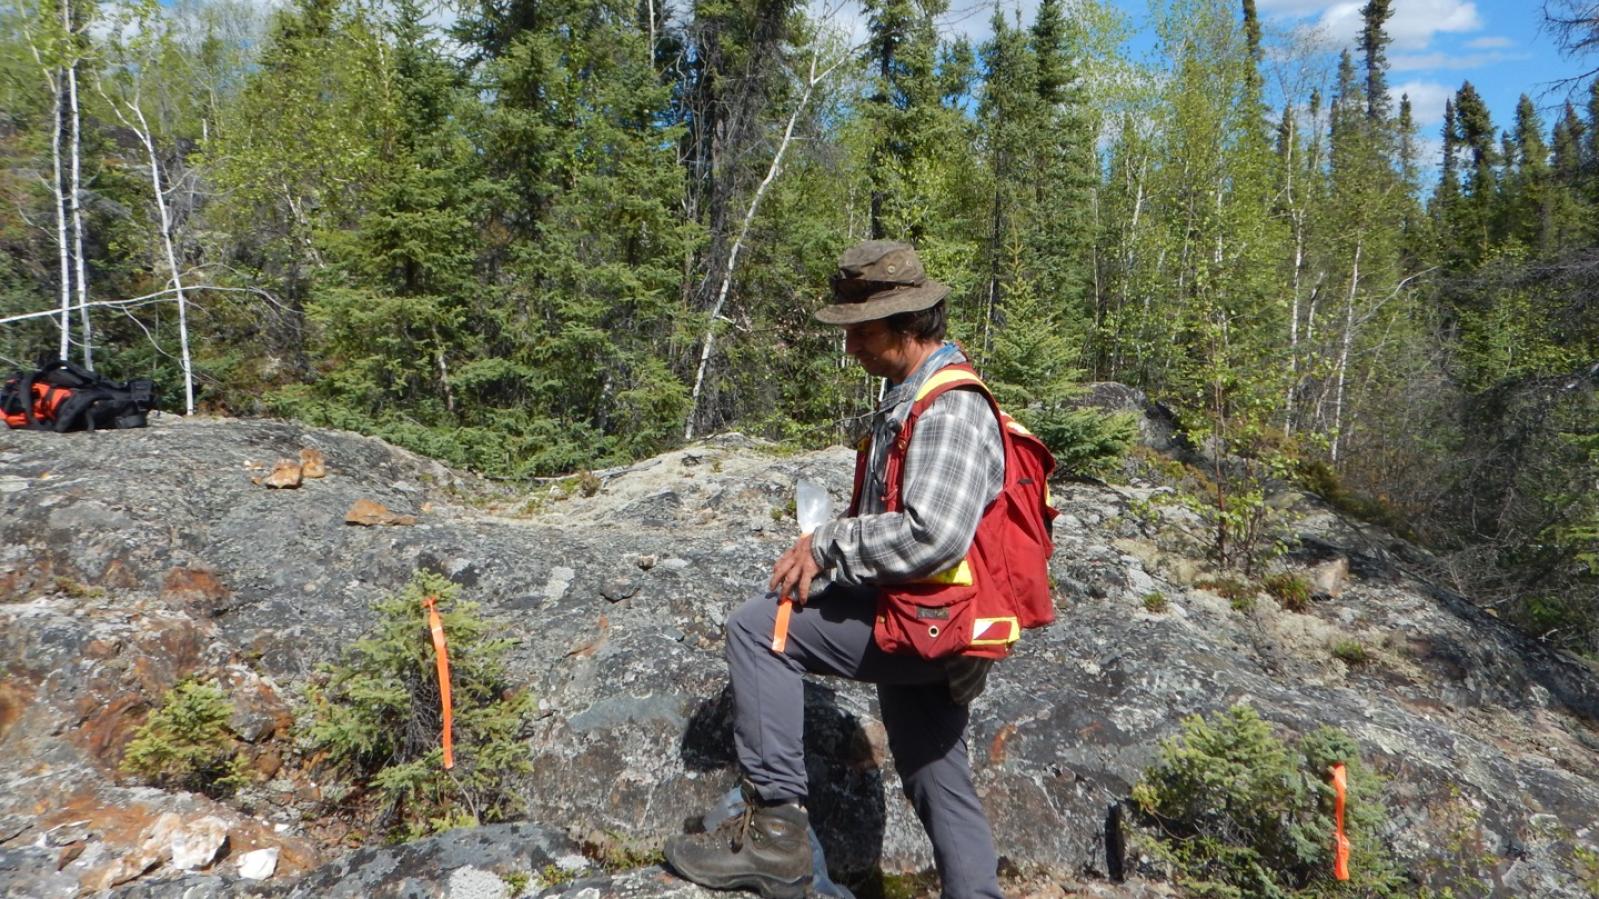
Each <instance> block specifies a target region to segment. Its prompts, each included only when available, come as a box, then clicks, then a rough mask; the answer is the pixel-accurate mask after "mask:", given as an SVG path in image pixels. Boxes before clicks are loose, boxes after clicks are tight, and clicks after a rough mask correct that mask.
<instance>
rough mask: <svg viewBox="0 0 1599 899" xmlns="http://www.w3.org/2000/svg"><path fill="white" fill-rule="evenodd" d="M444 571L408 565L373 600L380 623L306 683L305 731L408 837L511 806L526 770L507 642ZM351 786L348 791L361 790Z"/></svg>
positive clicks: (499, 813) (524, 714)
mask: <svg viewBox="0 0 1599 899" xmlns="http://www.w3.org/2000/svg"><path fill="white" fill-rule="evenodd" d="M459 592H460V588H459V587H457V586H456V585H455V584H452V583H451V582H450V581H449V580H447V579H446V578H443V577H441V576H439V575H437V574H432V573H430V572H425V571H424V572H418V573H417V575H416V576H415V577H414V578H413V579H412V580H411V582H410V583H409V584H407V585H406V587H405V589H404V590H403V591H401V592H400V593H398V594H395V595H392V596H388V597H385V598H383V599H380V600H378V601H377V602H376V603H374V604H373V609H374V611H375V612H376V613H377V616H378V620H377V622H376V624H375V625H374V627H373V628H372V630H371V631H369V632H368V633H367V635H366V636H364V637H363V638H362V639H360V640H359V641H357V642H356V643H355V645H354V646H353V647H351V649H350V651H349V652H348V654H347V655H346V657H345V659H344V660H343V661H341V662H339V663H338V664H336V665H332V666H329V667H327V668H326V669H325V670H324V671H323V672H322V675H323V680H324V682H323V683H322V684H321V685H320V686H317V687H315V688H313V689H312V690H311V691H310V694H309V699H310V705H311V716H312V721H311V725H310V728H309V730H308V734H307V736H308V739H309V741H310V743H311V744H312V746H313V747H315V748H316V749H320V750H323V751H325V752H326V753H327V758H328V762H329V763H330V764H331V765H332V766H333V767H334V769H335V770H336V771H337V772H338V773H339V774H340V776H342V777H344V778H346V779H348V780H349V781H351V782H352V783H353V784H354V785H355V786H356V787H357V788H358V790H359V791H370V795H371V797H372V799H373V800H374V802H375V806H376V807H375V808H373V809H369V811H375V813H376V816H375V818H374V819H373V820H372V821H371V822H370V823H372V824H373V825H374V826H376V827H377V828H379V829H380V830H382V831H384V832H386V833H387V834H389V835H390V836H392V837H395V838H400V839H410V838H414V837H417V836H422V835H425V834H428V833H433V832H437V831H440V830H446V829H449V828H452V827H463V826H472V825H476V824H480V823H486V822H492V821H501V820H506V819H507V818H509V817H511V816H513V815H514V814H516V812H517V811H518V810H519V809H520V800H519V799H518V798H517V795H516V792H515V784H516V780H517V779H518V778H519V777H521V776H523V775H526V774H527V773H528V772H529V771H530V770H531V768H530V762H529V760H528V757H527V747H526V745H525V743H524V740H523V736H524V734H523V729H524V727H525V726H526V724H527V722H528V719H529V716H530V715H531V713H532V709H533V700H532V697H531V696H530V695H529V694H528V693H527V692H526V691H522V690H516V689H514V688H513V687H512V686H511V685H510V684H508V683H507V681H506V675H505V671H504V663H503V658H504V655H505V652H506V650H508V649H509V648H510V646H511V642H512V641H511V640H509V639H506V638H502V637H496V636H494V635H495V634H496V633H499V632H500V629H499V628H497V627H496V626H495V625H494V624H493V623H492V622H490V621H488V620H487V619H485V618H484V617H483V616H482V614H481V613H480V612H479V611H478V607H477V606H476V605H475V604H473V603H470V602H465V601H461V600H459V599H458V598H457V596H458V593H459ZM428 596H434V597H437V605H438V609H439V614H440V617H441V618H442V620H443V622H444V633H445V638H446V641H447V651H448V655H449V660H450V686H451V695H452V699H453V705H454V717H455V730H454V738H455V739H454V749H455V767H454V768H453V769H451V770H448V771H446V770H445V769H444V765H443V749H442V747H441V745H440V734H441V732H442V718H441V712H440V708H439V691H438V680H437V678H438V675H437V671H436V667H435V665H436V660H435V658H434V649H433V642H432V638H431V637H430V636H429V630H428V625H427V616H426V613H425V610H424V608H423V605H422V600H423V599H424V598H425V597H428ZM361 795H362V793H360V792H358V793H356V794H354V795H353V797H352V798H360V797H361Z"/></svg>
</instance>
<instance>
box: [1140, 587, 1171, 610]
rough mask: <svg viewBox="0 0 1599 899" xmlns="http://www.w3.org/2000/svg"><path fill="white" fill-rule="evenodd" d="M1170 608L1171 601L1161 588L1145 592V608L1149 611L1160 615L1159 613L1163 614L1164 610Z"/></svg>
mask: <svg viewBox="0 0 1599 899" xmlns="http://www.w3.org/2000/svg"><path fill="white" fill-rule="evenodd" d="M1170 608H1171V603H1170V602H1167V600H1166V594H1164V593H1162V592H1160V591H1159V590H1152V591H1150V592H1149V593H1145V594H1144V609H1145V610H1147V611H1149V612H1151V613H1153V614H1155V615H1159V614H1162V613H1163V612H1165V611H1166V610H1167V609H1170Z"/></svg>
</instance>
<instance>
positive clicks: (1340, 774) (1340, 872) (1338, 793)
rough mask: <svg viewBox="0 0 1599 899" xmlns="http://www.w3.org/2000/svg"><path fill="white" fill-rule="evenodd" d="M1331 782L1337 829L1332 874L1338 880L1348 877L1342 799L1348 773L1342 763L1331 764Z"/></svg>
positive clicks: (1347, 845)
mask: <svg viewBox="0 0 1599 899" xmlns="http://www.w3.org/2000/svg"><path fill="white" fill-rule="evenodd" d="M1332 782H1333V821H1334V822H1335V824H1336V825H1337V829H1336V830H1335V831H1334V832H1333V839H1334V843H1333V876H1334V877H1336V878H1338V879H1339V880H1348V879H1349V840H1348V838H1346V837H1345V836H1344V799H1345V794H1346V791H1347V788H1348V775H1347V774H1346V773H1345V771H1344V765H1343V763H1342V762H1339V763H1338V764H1336V765H1333V766H1332Z"/></svg>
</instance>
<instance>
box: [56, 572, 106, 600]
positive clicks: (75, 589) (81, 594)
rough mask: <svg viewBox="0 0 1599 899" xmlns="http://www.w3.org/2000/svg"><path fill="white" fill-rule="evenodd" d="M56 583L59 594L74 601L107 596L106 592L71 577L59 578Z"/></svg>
mask: <svg viewBox="0 0 1599 899" xmlns="http://www.w3.org/2000/svg"><path fill="white" fill-rule="evenodd" d="M54 583H55V588H56V592H57V593H61V594H64V595H66V596H69V597H71V598H73V599H100V598H102V597H104V596H105V591H104V590H102V589H100V588H99V587H91V586H89V585H88V584H85V583H83V582H81V581H77V580H73V579H72V578H69V577H57V578H56V579H55V581H54Z"/></svg>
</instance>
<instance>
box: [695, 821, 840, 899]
mask: <svg viewBox="0 0 1599 899" xmlns="http://www.w3.org/2000/svg"><path fill="white" fill-rule="evenodd" d="M809 827H810V819H809V817H808V816H807V815H806V814H805V809H804V807H803V806H801V805H799V804H798V803H793V802H789V803H784V804H783V805H772V806H756V805H753V804H750V805H746V806H745V807H744V810H743V811H742V812H740V813H739V814H737V815H734V816H733V817H731V818H729V819H727V820H726V821H723V822H722V823H721V825H720V826H718V827H717V828H716V829H715V830H712V831H710V832H709V833H695V834H686V835H684V836H677V837H672V838H671V839H670V840H667V841H666V853H665V854H666V862H667V864H669V865H671V866H672V870H674V871H676V872H677V873H678V874H680V875H682V877H683V878H684V879H685V880H692V881H693V882H695V883H697V884H699V885H700V886H705V887H710V888H711V889H713V890H736V889H751V890H756V891H757V892H759V893H760V894H761V895H762V896H764V897H765V899H802V897H804V895H805V888H806V887H807V886H809V885H810V882H811V840H810V836H809V834H808V829H809Z"/></svg>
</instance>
